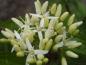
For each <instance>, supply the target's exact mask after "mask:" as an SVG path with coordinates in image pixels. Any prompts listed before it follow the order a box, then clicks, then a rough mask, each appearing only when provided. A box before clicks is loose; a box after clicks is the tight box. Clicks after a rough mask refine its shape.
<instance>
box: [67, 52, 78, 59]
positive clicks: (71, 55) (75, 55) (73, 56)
mask: <svg viewBox="0 0 86 65" xmlns="http://www.w3.org/2000/svg"><path fill="white" fill-rule="evenodd" d="M66 55H67V56H69V57H71V58H78V57H79V56H78V55H77V54H75V53H74V52H72V51H66Z"/></svg>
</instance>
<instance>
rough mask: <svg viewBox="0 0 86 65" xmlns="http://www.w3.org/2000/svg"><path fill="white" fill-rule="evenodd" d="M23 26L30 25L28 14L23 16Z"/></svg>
mask: <svg viewBox="0 0 86 65" xmlns="http://www.w3.org/2000/svg"><path fill="white" fill-rule="evenodd" d="M25 24H26V25H28V24H29V25H30V17H29V15H28V14H26V15H25Z"/></svg>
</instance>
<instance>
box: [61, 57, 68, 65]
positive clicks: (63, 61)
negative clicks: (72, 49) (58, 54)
mask: <svg viewBox="0 0 86 65" xmlns="http://www.w3.org/2000/svg"><path fill="white" fill-rule="evenodd" d="M61 63H62V65H67V60H66V58H65V57H62V60H61Z"/></svg>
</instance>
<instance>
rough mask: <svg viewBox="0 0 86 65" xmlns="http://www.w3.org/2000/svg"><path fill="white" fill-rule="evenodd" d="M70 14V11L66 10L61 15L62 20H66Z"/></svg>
mask: <svg viewBox="0 0 86 65" xmlns="http://www.w3.org/2000/svg"><path fill="white" fill-rule="evenodd" d="M68 15H69V12H64V13H63V14H62V15H61V17H60V20H61V21H64V20H65V19H66V18H67V17H68Z"/></svg>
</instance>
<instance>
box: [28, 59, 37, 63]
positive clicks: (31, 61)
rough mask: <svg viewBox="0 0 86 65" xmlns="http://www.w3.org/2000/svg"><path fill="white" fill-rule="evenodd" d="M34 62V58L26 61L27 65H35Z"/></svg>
mask: <svg viewBox="0 0 86 65" xmlns="http://www.w3.org/2000/svg"><path fill="white" fill-rule="evenodd" d="M35 62H36V59H35V58H29V59H28V60H27V63H29V64H33V63H35Z"/></svg>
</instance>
